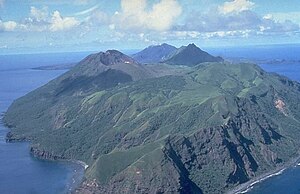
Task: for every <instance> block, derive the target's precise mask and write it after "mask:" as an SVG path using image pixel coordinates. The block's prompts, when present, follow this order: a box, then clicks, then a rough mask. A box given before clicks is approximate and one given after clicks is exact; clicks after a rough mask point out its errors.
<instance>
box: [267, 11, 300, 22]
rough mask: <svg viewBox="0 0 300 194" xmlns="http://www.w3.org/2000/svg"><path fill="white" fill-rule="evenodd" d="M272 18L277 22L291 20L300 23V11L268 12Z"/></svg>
mask: <svg viewBox="0 0 300 194" xmlns="http://www.w3.org/2000/svg"><path fill="white" fill-rule="evenodd" d="M269 15H271V16H272V18H273V19H274V20H276V21H278V22H285V21H286V20H291V21H292V22H295V23H297V24H300V12H278V13H271V14H269Z"/></svg>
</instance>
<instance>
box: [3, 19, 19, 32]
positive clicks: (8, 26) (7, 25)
mask: <svg viewBox="0 0 300 194" xmlns="http://www.w3.org/2000/svg"><path fill="white" fill-rule="evenodd" d="M17 25H18V24H17V23H16V22H14V21H7V22H2V21H1V20H0V31H6V32H9V31H14V29H15V28H16V27H17Z"/></svg>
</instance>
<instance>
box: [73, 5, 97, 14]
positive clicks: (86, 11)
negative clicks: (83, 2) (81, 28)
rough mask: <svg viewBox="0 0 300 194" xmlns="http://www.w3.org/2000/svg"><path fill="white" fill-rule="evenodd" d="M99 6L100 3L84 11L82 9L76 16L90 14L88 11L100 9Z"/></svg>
mask: <svg viewBox="0 0 300 194" xmlns="http://www.w3.org/2000/svg"><path fill="white" fill-rule="evenodd" d="M98 8H99V5H95V6H93V7H91V8H89V9H86V10H83V11H80V12H77V13H75V14H74V15H75V16H77V15H86V14H88V13H91V12H93V11H95V10H96V9H98Z"/></svg>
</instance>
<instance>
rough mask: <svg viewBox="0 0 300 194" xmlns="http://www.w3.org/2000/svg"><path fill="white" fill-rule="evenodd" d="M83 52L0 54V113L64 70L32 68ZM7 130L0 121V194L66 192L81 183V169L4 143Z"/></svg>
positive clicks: (68, 60)
mask: <svg viewBox="0 0 300 194" xmlns="http://www.w3.org/2000/svg"><path fill="white" fill-rule="evenodd" d="M86 55H87V54H86V53H64V54H49V55H47V54H36V55H9V56H3V55H2V56H1V55H0V113H3V112H5V111H6V110H7V108H8V107H9V105H10V104H11V103H12V102H13V100H15V99H17V98H19V97H21V96H23V95H25V94H26V93H28V92H29V91H32V90H33V89H35V88H37V87H40V86H42V85H43V84H45V83H47V82H48V81H49V80H51V79H54V78H55V77H57V76H59V75H61V74H62V73H64V72H65V71H62V70H59V71H57V70H52V71H42V70H32V69H31V68H32V67H39V66H47V65H53V64H61V63H73V62H78V61H79V60H80V59H82V58H83V57H84V56H86ZM7 132H8V129H7V128H5V127H4V126H3V123H1V122H0V193H1V194H2V193H3V194H35V193H43V194H53V193H55V194H56V193H58V194H59V193H68V192H69V189H70V188H73V187H74V186H76V185H77V184H79V183H80V179H81V178H82V177H83V168H82V167H81V166H79V165H77V164H72V163H66V162H49V161H42V160H38V159H35V158H33V157H32V156H31V155H30V154H29V143H6V142H5V136H6V133H7Z"/></svg>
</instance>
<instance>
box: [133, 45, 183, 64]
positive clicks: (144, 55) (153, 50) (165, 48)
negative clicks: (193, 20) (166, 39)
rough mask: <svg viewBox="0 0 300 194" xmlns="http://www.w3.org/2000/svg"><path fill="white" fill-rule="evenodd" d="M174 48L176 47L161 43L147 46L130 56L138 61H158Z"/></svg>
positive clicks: (173, 50)
mask: <svg viewBox="0 0 300 194" xmlns="http://www.w3.org/2000/svg"><path fill="white" fill-rule="evenodd" d="M176 50H177V48H176V47H174V46H172V45H168V44H166V43H163V44H161V45H153V46H149V47H147V48H145V49H144V50H142V51H141V52H138V53H136V54H133V55H132V57H133V58H134V59H135V60H136V61H138V62H140V63H159V62H161V61H163V60H165V59H166V58H167V57H168V56H169V55H170V54H171V53H173V52H175V51H176Z"/></svg>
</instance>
